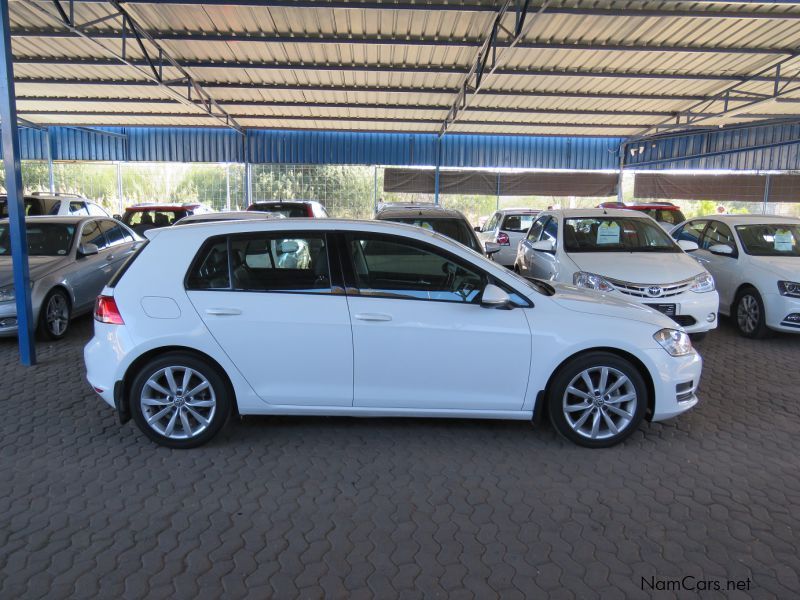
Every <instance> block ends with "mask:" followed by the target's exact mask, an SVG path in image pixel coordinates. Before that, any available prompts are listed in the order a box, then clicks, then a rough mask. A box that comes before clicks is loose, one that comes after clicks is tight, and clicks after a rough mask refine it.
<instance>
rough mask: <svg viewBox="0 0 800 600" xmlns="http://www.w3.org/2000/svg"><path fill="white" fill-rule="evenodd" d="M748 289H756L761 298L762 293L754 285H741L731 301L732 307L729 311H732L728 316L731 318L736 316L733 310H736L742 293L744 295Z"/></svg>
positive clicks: (748, 283) (747, 283) (746, 283)
mask: <svg viewBox="0 0 800 600" xmlns="http://www.w3.org/2000/svg"><path fill="white" fill-rule="evenodd" d="M747 288H752V289H754V290H755V291H756V292H758V295H759V296H761V292H760V291H759V289H758V287H757V286H755V285H753V284H752V283H750V282H745V283H742V284H740V285H739V287H737V288H736V292H734V294H733V300H732V301H731V305H730V307H729V309H728V310H729V311H730V312H729V313H728V314H729V315H730V316H731V317H733V316H734V314H733V309H734V308H736V303H737V302H738V301H739V295H740V294H741V293H742V292H743V291H744V290H746V289H747Z"/></svg>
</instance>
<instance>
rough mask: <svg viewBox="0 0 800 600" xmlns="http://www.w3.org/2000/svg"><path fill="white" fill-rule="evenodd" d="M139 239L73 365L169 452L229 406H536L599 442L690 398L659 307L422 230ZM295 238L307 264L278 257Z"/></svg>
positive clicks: (436, 410)
mask: <svg viewBox="0 0 800 600" xmlns="http://www.w3.org/2000/svg"><path fill="white" fill-rule="evenodd" d="M147 235H148V237H149V238H150V241H149V243H148V244H147V245H146V246H145V247H144V248H143V250H142V251H141V252H139V253H138V254H137V255H136V257H135V259H133V260H131V261H130V262H128V263H127V265H126V266H125V267H124V268H123V269H122V270H121V271H120V273H119V274H118V275H117V276H116V277H115V278H114V279H113V280H112V281H111V282H110V283H109V285H108V287H107V288H106V289H105V290H103V294H102V295H101V296H100V297H99V298H98V301H97V306H96V310H95V320H96V323H95V335H94V337H93V338H92V340H91V341H90V342H89V344H88V345H87V346H86V348H85V361H86V367H87V377H88V380H89V382H90V383H91V385H92V387H93V388H94V390H95V391H96V392H97V393H98V394H100V396H101V397H102V398H103V399H104V400H105V401H106V402H107V403H108V404H109V405H111V406H113V407H116V409H117V410H118V411H119V414H120V418H121V420H122V421H123V422H124V421H125V420H127V419H128V418H130V417H131V416H132V417H133V419H134V421H135V422H136V423H137V425H138V426H139V427H140V428H141V430H142V431H143V432H144V433H145V434H146V435H147V436H149V437H150V438H151V439H153V440H155V441H156V442H158V443H160V444H163V445H166V446H170V447H175V448H188V447H193V446H197V445H199V444H202V443H204V442H206V441H208V440H209V439H211V438H212V437H213V436H214V434H215V433H216V432H217V431H218V430H219V429H220V428H221V427H222V425H223V424H224V423H225V421H226V420H227V418H228V417H229V416H230V415H231V414H232V413H233V412H236V413H238V414H240V415H278V414H280V415H332V416H336V415H346V416H361V417H381V416H384V417H385V416H394V417H456V418H488V419H519V420H528V421H530V420H531V419H533V420H534V421H535V420H537V419H538V418H539V417H540V416H541V415H542V414H544V413H545V411H546V414H547V415H548V416H549V418H550V420H551V421H552V422H553V423H554V425H555V427H556V428H557V429H558V431H559V432H560V433H561V434H563V435H564V436H565V437H567V438H568V439H570V440H572V441H574V442H576V443H578V444H581V445H584V446H589V447H604V446H610V445H612V444H615V443H617V442H619V441H621V440H623V439H624V438H626V437H627V436H628V435H629V434H630V433H631V432H632V431H633V430H634V429H636V427H637V426H638V425H639V423H640V421H641V420H642V419H643V418H648V419H651V420H654V421H659V420H663V419H668V418H671V417H674V416H676V415H678V414H680V413H682V412H684V411H685V410H688V409H689V408H691V407H692V406H694V405H695V404H696V403H697V397H696V395H695V390H696V388H697V385H698V383H699V380H700V372H701V359H700V356H699V355H698V354H697V353H696V352H695V351H694V349H693V348H692V345H691V342H690V340H689V338H688V336H687V335H686V334H685V333H684V332H682V331H679V330H677V329H676V328H675V324H674V323H673V322H672V321H670V319H668V318H667V317H665V316H664V315H661V314H659V313H657V312H655V311H652V310H649V309H645V308H643V307H641V306H640V305H638V304H635V303H632V302H628V301H626V300H622V299H616V298H611V297H607V298H604V297H602V296H600V295H598V294H595V293H593V292H589V291H586V290H580V289H577V288H575V287H573V286H561V285H556V286H555V287H553V286H550V285H549V284H544V283H541V282H532V281H529V280H526V279H524V278H521V277H519V276H518V275H515V274H514V273H513V272H511V271H509V270H507V269H505V268H503V267H501V266H500V265H498V264H496V263H494V262H492V261H491V260H489V259H487V258H485V257H483V256H481V255H480V254H478V253H477V252H474V251H472V250H470V249H468V248H466V247H465V246H463V245H461V244H459V243H458V242H455V241H453V240H451V239H449V238H447V237H444V236H442V235H440V234H436V233H433V232H431V231H428V230H425V229H423V228H421V227H413V226H408V225H402V224H395V223H387V222H382V221H338V220H332V219H320V220H317V219H306V220H302V221H301V220H296V219H287V220H275V221H270V220H265V221H258V222H256V221H238V222H237V221H231V222H229V223H213V224H207V225H206V224H202V225H190V226H185V227H172V228H162V229H158V230H151V231H149V232H148V234H147ZM301 243H302V244H303V245H306V246H307V247H308V248H309V249H310V260H309V261H308V262H306V263H304V264H302V265H300V264H295V263H293V262H290V263H289V266H284V263H283V262H282V261H281V255H282V254H283V253H285V252H292V250H293V249H296V248H297V247H298V246H299V245H300V244H301ZM155 273H157V274H158V277H154V274H155ZM398 361H400V362H402V366H399V365H400V362H398ZM497 372H502V373H503V374H504V375H503V377H501V378H499V379H498V378H497V377H476V374H479V373H497Z"/></svg>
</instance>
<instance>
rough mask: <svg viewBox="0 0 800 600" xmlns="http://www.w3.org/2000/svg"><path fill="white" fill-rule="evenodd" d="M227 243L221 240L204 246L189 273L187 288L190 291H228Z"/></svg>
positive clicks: (229, 283) (229, 284) (229, 285)
mask: <svg viewBox="0 0 800 600" xmlns="http://www.w3.org/2000/svg"><path fill="white" fill-rule="evenodd" d="M229 273H230V271H229V270H228V241H227V239H222V240H220V241H217V242H214V243H212V244H210V245H206V246H204V247H203V248H202V249H201V250H200V254H199V255H198V256H197V258H195V261H194V266H193V267H192V270H191V271H190V272H189V277H188V279H187V282H186V283H187V287H188V288H189V289H190V290H213V289H229V288H230V287H231V280H230V276H229Z"/></svg>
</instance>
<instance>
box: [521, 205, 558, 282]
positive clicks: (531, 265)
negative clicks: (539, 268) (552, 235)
mask: <svg viewBox="0 0 800 600" xmlns="http://www.w3.org/2000/svg"><path fill="white" fill-rule="evenodd" d="M549 218H550V217H549V215H542V216H541V217H539V218H538V219H536V220H535V221H534V222H533V224H532V225H531V228H530V229H529V230H528V234H527V235H526V236H525V239H523V240H522V241H521V242H520V243H519V247H518V248H517V261H516V264H517V266H518V267H519V270H520V273H522V274H523V275H527V276H528V277H539V276H538V275H536V274H535V270H536V263H535V262H534V258H535V257H536V250H534V249H533V244H535V243H536V242H538V241H539V238H540V237H541V235H542V230H543V229H544V224H545V223H546V222H547V220H548V219H549Z"/></svg>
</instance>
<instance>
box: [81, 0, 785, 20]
mask: <svg viewBox="0 0 800 600" xmlns="http://www.w3.org/2000/svg"><path fill="white" fill-rule="evenodd" d="M84 1H85V2H102V1H103V0H84ZM126 4H134V5H135V4H155V5H159V4H167V5H172V6H175V5H184V6H198V5H205V6H249V7H254V8H258V7H263V8H297V9H302V8H316V9H338V10H347V9H350V10H364V9H369V10H395V11H396V10H409V11H433V12H437V11H454V12H480V13H487V12H492V13H493V12H496V11H497V6H496V5H495V4H492V3H488V2H485V3H475V4H464V3H462V2H444V3H438V2H437V3H433V4H432V3H428V2H418V1H417V2H413V1H411V2H409V1H406V2H401V1H394V0H386V1H384V2H376V1H374V0H373V1H361V2H359V1H356V2H352V1H351V2H348V1H346V0H338V1H337V0H316V1H314V0H127V1H126ZM541 4H542V3H541V2H537V3H535V4H532V5H531V6H530V9H529V10H532V11H536V10H538V9H539V8H540V6H541ZM683 4H685V3H683ZM692 4H693V5H695V6H704V7H706V6H709V5H713V4H720V5H722V6H724V5H729V6H730V5H736V4H752V0H732V1H730V2H713V1H711V2H709V1H706V2H704V1H703V0H695V1H694V2H692ZM773 4H775V5H783V6H791V5H797V4H798V2H795V1H788V2H785V1H783V0H778V1H777V2H774V3H773ZM666 6H668V4H667V3H665V4H664V5H663V6H662V8H658V9H637V8H628V7H620V8H602V7H575V8H573V7H564V6H559V7H553V8H552V9H550V10H548V13H549V14H556V15H579V16H600V17H606V16H607V17H690V18H697V19H798V18H800V13H798V12H789V11H782V10H774V9H772V8H770V9H767V10H735V9H730V8H721V9H710V10H709V9H706V8H702V9H699V10H698V9H694V10H687V9H678V10H672V9H670V8H666Z"/></svg>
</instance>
